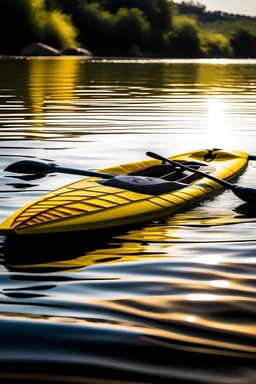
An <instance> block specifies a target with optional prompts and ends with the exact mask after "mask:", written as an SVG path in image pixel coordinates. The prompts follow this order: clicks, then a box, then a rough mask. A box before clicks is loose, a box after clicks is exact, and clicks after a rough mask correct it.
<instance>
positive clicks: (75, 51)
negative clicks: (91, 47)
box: [61, 47, 92, 57]
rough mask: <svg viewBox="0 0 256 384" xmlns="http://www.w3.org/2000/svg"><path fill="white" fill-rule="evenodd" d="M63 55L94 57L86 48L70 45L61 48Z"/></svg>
mask: <svg viewBox="0 0 256 384" xmlns="http://www.w3.org/2000/svg"><path fill="white" fill-rule="evenodd" d="M61 54H62V55H68V56H87V57H92V53H91V52H90V51H88V50H87V49H85V48H78V47H68V48H64V49H62V50H61Z"/></svg>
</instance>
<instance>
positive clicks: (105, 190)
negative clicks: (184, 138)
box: [0, 149, 248, 235]
mask: <svg viewBox="0 0 256 384" xmlns="http://www.w3.org/2000/svg"><path fill="white" fill-rule="evenodd" d="M170 159H172V160H175V161H181V162H184V164H186V163H187V162H189V163H191V162H193V161H194V162H200V164H201V165H202V166H203V165H205V166H207V167H209V166H211V167H212V169H213V172H211V175H213V176H215V177H217V178H220V179H222V180H231V179H233V178H234V177H236V176H237V175H238V174H239V173H241V172H242V171H243V169H244V168H245V167H246V165H247V162H248V154H246V153H244V152H240V151H233V150H231V151H224V150H215V149H211V150H197V151H194V152H187V153H184V154H181V155H177V156H173V157H170ZM157 164H161V163H160V162H159V160H145V161H141V162H136V163H129V164H122V165H119V166H116V167H112V168H108V169H102V170H100V172H103V173H104V172H106V173H111V174H117V175H127V174H129V173H134V174H136V172H139V171H140V170H141V169H147V168H148V167H153V166H156V165H157ZM99 180H100V178H97V177H90V178H86V179H83V180H80V181H77V182H75V183H72V184H69V185H67V186H64V187H62V188H59V189H57V190H55V191H53V192H50V193H48V194H46V195H44V196H42V197H40V198H39V199H37V200H35V201H33V202H31V203H30V204H28V205H26V206H25V207H23V208H21V209H19V210H18V211H17V212H15V213H14V214H13V215H11V216H10V217H9V218H8V219H6V220H5V221H4V222H3V223H2V224H1V225H0V234H20V235H22V234H24V235H25V234H26V235H27V234H41V233H42V234H43V233H57V232H72V231H86V230H95V229H101V228H111V227H117V226H123V225H129V224H135V223H139V222H145V221H148V220H152V219H158V218H161V217H164V216H168V215H171V214H174V213H176V212H177V211H179V210H180V209H182V208H183V207H185V206H190V205H191V204H193V203H194V202H196V201H199V200H201V199H204V198H206V197H207V196H208V195H209V194H211V193H212V192H213V191H215V190H218V189H220V188H221V185H220V184H218V183H217V182H215V181H212V180H209V179H208V178H206V177H202V178H197V179H196V180H194V181H192V182H191V183H189V184H184V186H183V187H182V188H180V189H176V190H173V191H171V192H168V193H162V194H158V195H151V194H145V193H138V192H134V191H131V190H125V189H123V188H118V187H112V186H108V185H104V184H100V183H99Z"/></svg>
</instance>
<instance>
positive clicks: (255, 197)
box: [146, 152, 256, 204]
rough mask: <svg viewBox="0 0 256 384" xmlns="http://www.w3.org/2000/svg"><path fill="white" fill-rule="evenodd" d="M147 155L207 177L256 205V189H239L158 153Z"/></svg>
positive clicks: (255, 158) (255, 157) (251, 158)
mask: <svg viewBox="0 0 256 384" xmlns="http://www.w3.org/2000/svg"><path fill="white" fill-rule="evenodd" d="M146 155H147V156H149V157H152V158H153V159H156V160H161V161H164V162H168V163H170V164H173V165H175V166H177V167H180V168H181V169H185V170H187V171H190V172H194V173H196V174H198V175H200V176H203V177H206V178H208V179H210V180H213V181H215V182H216V183H218V184H220V185H223V186H224V187H227V188H229V189H231V191H232V192H233V193H234V194H235V195H236V196H237V197H239V199H241V200H243V201H245V202H246V203H249V204H256V189H253V188H243V187H239V186H238V185H235V184H231V183H229V182H228V181H225V180H221V179H218V178H217V177H214V176H212V175H208V174H207V173H204V172H202V171H199V170H197V169H194V168H190V167H188V166H187V165H184V164H181V163H179V162H176V161H174V160H170V159H168V158H166V157H163V156H161V155H158V154H157V153H154V152H146ZM248 158H249V160H256V156H253V155H250V156H249V157H248Z"/></svg>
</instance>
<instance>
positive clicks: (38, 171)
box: [5, 160, 54, 175]
mask: <svg viewBox="0 0 256 384" xmlns="http://www.w3.org/2000/svg"><path fill="white" fill-rule="evenodd" d="M53 168H54V167H53V166H52V165H51V164H46V163H42V162H40V161H32V160H21V161H17V162H16V163H13V164H10V165H9V166H8V167H7V168H5V171H7V172H13V173H23V174H29V175H45V174H47V173H51V172H53Z"/></svg>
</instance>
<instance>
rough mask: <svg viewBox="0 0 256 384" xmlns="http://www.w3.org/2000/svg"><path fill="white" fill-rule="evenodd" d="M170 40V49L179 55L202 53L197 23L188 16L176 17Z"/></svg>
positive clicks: (198, 54) (196, 55) (192, 55)
mask: <svg viewBox="0 0 256 384" xmlns="http://www.w3.org/2000/svg"><path fill="white" fill-rule="evenodd" d="M169 41H170V50H171V51H172V52H173V54H176V55H177V56H180V57H200V56H201V54H202V51H201V42H200V38H199V30H198V26H197V23H196V21H195V20H193V19H191V18H189V17H187V16H179V17H176V19H175V23H174V33H173V34H171V35H170V37H169Z"/></svg>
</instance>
